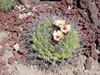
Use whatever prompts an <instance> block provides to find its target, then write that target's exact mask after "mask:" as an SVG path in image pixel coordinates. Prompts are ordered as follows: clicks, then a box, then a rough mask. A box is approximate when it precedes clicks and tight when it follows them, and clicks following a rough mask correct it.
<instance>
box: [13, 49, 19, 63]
mask: <svg viewBox="0 0 100 75" xmlns="http://www.w3.org/2000/svg"><path fill="white" fill-rule="evenodd" d="M13 55H14V59H15V60H16V61H17V60H18V59H19V58H20V56H19V54H18V53H17V52H16V51H13Z"/></svg>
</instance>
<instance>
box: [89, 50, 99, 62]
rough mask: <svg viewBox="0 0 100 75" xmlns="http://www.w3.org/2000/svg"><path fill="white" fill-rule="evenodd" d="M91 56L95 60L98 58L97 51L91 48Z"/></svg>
mask: <svg viewBox="0 0 100 75" xmlns="http://www.w3.org/2000/svg"><path fill="white" fill-rule="evenodd" d="M90 55H91V57H93V58H94V59H95V60H97V59H98V53H97V52H96V51H95V50H91V52H90Z"/></svg>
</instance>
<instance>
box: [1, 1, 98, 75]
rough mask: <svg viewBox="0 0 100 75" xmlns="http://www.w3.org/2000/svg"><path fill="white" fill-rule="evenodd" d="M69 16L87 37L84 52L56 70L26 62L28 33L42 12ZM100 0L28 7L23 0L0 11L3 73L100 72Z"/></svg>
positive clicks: (95, 74) (76, 74) (75, 74)
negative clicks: (11, 8) (12, 7)
mask: <svg viewBox="0 0 100 75" xmlns="http://www.w3.org/2000/svg"><path fill="white" fill-rule="evenodd" d="M47 13H50V14H51V15H53V14H57V15H59V16H65V17H66V21H68V22H70V21H72V23H73V24H75V25H76V26H77V27H78V28H79V30H80V32H81V34H82V37H83V38H84V39H83V43H82V44H83V46H82V47H81V49H80V50H81V51H82V52H80V53H78V54H77V56H75V57H74V58H73V60H74V61H72V62H68V63H67V64H66V66H65V67H62V68H59V69H58V70H57V71H56V72H52V71H51V70H41V69H38V68H37V66H30V65H26V64H23V62H21V61H20V59H23V60H24V59H28V57H27V54H26V51H27V50H26V48H25V45H24V41H23V38H22V37H21V36H22V35H24V32H25V31H27V29H28V27H29V26H30V25H32V24H34V20H35V19H37V16H39V15H40V14H47ZM99 50H100V1H99V0H62V1H61V2H46V3H42V2H41V3H40V4H38V5H35V4H32V5H31V7H30V8H25V6H24V5H21V4H20V3H19V2H18V3H17V5H16V6H15V7H14V9H13V10H12V11H11V12H9V13H2V12H0V75H100V64H99V62H100V51H99Z"/></svg>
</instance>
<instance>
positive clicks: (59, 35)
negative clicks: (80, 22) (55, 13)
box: [53, 31, 63, 41]
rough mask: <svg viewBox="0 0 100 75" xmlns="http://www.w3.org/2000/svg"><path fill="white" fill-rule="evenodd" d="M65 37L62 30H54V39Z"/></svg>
mask: <svg viewBox="0 0 100 75" xmlns="http://www.w3.org/2000/svg"><path fill="white" fill-rule="evenodd" d="M62 37H63V33H62V32H61V31H54V32H53V39H54V40H55V41H60V39H61V38H62Z"/></svg>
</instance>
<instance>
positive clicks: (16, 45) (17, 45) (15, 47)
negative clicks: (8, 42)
mask: <svg viewBox="0 0 100 75" xmlns="http://www.w3.org/2000/svg"><path fill="white" fill-rule="evenodd" d="M14 49H15V50H16V51H18V49H19V44H17V43H16V44H15V45H14Z"/></svg>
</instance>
